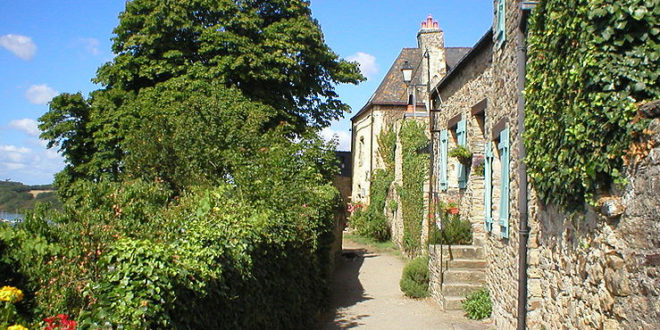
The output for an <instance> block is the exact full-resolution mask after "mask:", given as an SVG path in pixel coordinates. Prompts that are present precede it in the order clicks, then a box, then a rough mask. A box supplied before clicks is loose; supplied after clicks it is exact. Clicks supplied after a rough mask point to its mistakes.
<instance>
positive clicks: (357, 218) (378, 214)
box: [351, 128, 396, 241]
mask: <svg viewBox="0 0 660 330" xmlns="http://www.w3.org/2000/svg"><path fill="white" fill-rule="evenodd" d="M377 141H378V154H379V155H380V157H381V159H382V160H383V163H384V164H385V168H383V169H376V170H375V171H374V173H373V174H372V176H371V185H370V187H369V206H368V207H367V209H366V210H364V211H358V212H357V213H354V215H353V216H352V217H351V223H352V225H353V226H354V227H355V228H356V229H357V232H358V234H359V235H362V236H367V237H371V238H373V239H375V240H377V241H386V240H388V239H389V238H390V231H389V226H388V224H387V219H386V218H385V214H384V212H385V201H386V199H387V192H388V190H389V189H390V185H391V184H392V181H394V148H395V145H396V133H395V132H394V131H393V130H392V129H391V128H389V129H383V130H382V131H381V132H380V134H379V135H378V138H377Z"/></svg>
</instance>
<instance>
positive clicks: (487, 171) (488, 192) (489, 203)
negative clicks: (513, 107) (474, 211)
mask: <svg viewBox="0 0 660 330" xmlns="http://www.w3.org/2000/svg"><path fill="white" fill-rule="evenodd" d="M485 153H486V158H485V159H484V210H485V218H486V219H485V226H486V232H489V233H490V232H491V231H492V230H493V149H492V143H491V142H490V141H489V142H486V146H485Z"/></svg>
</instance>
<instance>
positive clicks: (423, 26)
mask: <svg viewBox="0 0 660 330" xmlns="http://www.w3.org/2000/svg"><path fill="white" fill-rule="evenodd" d="M422 29H426V21H424V22H422Z"/></svg>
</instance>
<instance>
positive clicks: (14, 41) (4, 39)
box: [0, 34, 37, 60]
mask: <svg viewBox="0 0 660 330" xmlns="http://www.w3.org/2000/svg"><path fill="white" fill-rule="evenodd" d="M0 46H2V47H3V48H5V49H6V50H8V51H10V52H12V53H14V55H16V56H18V57H20V58H22V59H24V60H30V59H32V57H33V56H34V53H36V52H37V46H36V45H35V44H34V42H32V38H30V37H26V36H22V35H18V34H6V35H4V36H1V37H0Z"/></svg>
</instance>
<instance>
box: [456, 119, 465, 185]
mask: <svg viewBox="0 0 660 330" xmlns="http://www.w3.org/2000/svg"><path fill="white" fill-rule="evenodd" d="M456 140H457V141H456V142H458V145H459V146H463V147H465V145H466V132H465V120H461V121H459V122H458V124H457V126H456ZM458 188H460V189H465V188H467V166H465V165H463V164H462V163H460V162H459V163H458Z"/></svg>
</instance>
